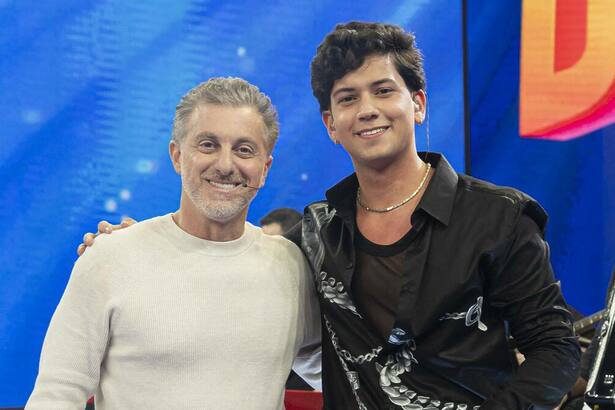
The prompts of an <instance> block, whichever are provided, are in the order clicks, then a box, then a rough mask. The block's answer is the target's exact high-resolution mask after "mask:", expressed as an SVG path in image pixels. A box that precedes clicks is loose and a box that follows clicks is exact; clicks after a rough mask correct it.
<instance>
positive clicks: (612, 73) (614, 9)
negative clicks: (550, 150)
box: [519, 0, 615, 141]
mask: <svg viewBox="0 0 615 410" xmlns="http://www.w3.org/2000/svg"><path fill="white" fill-rule="evenodd" d="M519 89H520V95H519V132H520V134H521V136H523V137H528V138H542V139H551V140H558V141H563V140H569V139H573V138H578V137H582V136H583V135H585V134H587V133H589V132H591V131H594V130H596V129H599V128H602V127H604V126H606V125H608V124H612V123H615V0H524V1H523V16H522V22H521V76H520V87H519Z"/></svg>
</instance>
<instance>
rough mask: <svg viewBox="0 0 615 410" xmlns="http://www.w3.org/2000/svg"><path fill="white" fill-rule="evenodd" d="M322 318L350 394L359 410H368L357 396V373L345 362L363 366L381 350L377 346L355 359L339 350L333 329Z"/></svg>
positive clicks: (327, 320)
mask: <svg viewBox="0 0 615 410" xmlns="http://www.w3.org/2000/svg"><path fill="white" fill-rule="evenodd" d="M322 317H323V319H324V321H325V326H326V327H327V332H328V333H329V337H330V338H331V344H333V348H334V349H335V353H336V354H337V358H338V359H340V362H341V363H342V369H344V372H345V373H346V377H347V378H348V383H350V387H351V388H352V394H353V395H354V398H355V400H356V401H357V405H358V406H359V410H368V409H367V407H366V406H365V404H364V403H363V401H362V400H361V398H360V397H359V394H358V393H357V390H359V389H360V388H361V385H360V383H359V375H358V373H357V372H355V371H351V370H350V369H349V368H348V365H347V364H346V361H347V360H348V361H350V362H352V363H357V364H363V363H365V362H369V361H372V360H373V359H374V358H375V357H376V356H378V352H380V350H382V347H381V346H379V347H378V348H377V349H372V352H371V353H368V354H365V355H360V356H356V357H355V356H353V355H351V354H350V352H348V351H347V350H346V349H342V348H340V345H339V342H338V339H337V335H336V334H335V332H334V331H333V327H332V326H331V323H329V319H327V316H326V315H322ZM342 352H343V353H342ZM344 357H348V359H344ZM359 361H360V363H359Z"/></svg>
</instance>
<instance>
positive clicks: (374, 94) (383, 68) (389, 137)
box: [323, 54, 425, 167]
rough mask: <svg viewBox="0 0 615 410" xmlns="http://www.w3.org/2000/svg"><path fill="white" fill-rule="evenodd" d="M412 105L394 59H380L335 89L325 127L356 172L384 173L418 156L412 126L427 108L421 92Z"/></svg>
mask: <svg viewBox="0 0 615 410" xmlns="http://www.w3.org/2000/svg"><path fill="white" fill-rule="evenodd" d="M414 101H416V103H417V105H415V102H414ZM414 101H413V94H412V93H411V92H410V91H409V90H408V88H407V87H406V84H405V82H404V80H403V78H402V77H401V76H400V75H399V73H398V72H397V69H396V67H395V64H394V62H393V60H392V58H391V57H390V56H389V55H377V54H376V55H372V56H369V57H367V58H366V59H365V62H364V63H363V65H362V66H361V67H359V68H358V69H356V70H354V71H351V72H349V73H347V74H346V75H345V76H344V77H342V78H340V79H339V80H337V81H336V82H335V83H334V84H333V89H332V90H331V110H330V111H328V112H324V113H323V121H324V122H325V125H326V126H327V131H328V132H329V136H330V137H331V138H332V139H333V140H335V141H337V142H339V143H341V144H342V146H343V147H344V148H345V149H346V151H348V153H349V154H350V156H351V157H352V160H353V162H354V163H355V166H357V165H367V166H370V167H383V166H386V165H387V164H389V163H391V161H394V160H395V159H396V158H399V157H400V156H403V155H404V154H408V153H411V152H412V150H416V148H415V146H414V122H415V115H416V114H417V113H418V112H421V114H420V115H422V110H424V107H425V94H424V93H423V91H418V92H416V93H415V95H414Z"/></svg>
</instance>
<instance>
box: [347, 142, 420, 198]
mask: <svg viewBox="0 0 615 410" xmlns="http://www.w3.org/2000/svg"><path fill="white" fill-rule="evenodd" d="M425 169H426V168H425V163H424V162H423V161H422V160H421V159H420V158H419V156H418V155H417V154H416V152H412V154H411V155H407V156H406V157H404V158H401V159H399V160H396V161H392V162H391V163H390V164H388V165H387V166H385V167H380V168H377V169H374V168H370V167H369V166H362V165H359V164H355V170H356V173H357V179H358V180H359V186H360V187H361V198H362V202H363V203H366V204H368V205H369V206H370V207H372V208H386V207H388V206H390V205H393V204H395V203H398V202H400V201H401V200H403V199H404V198H406V197H407V196H408V195H410V194H411V193H412V192H413V191H414V190H415V189H416V188H417V187H418V185H419V184H420V182H421V180H422V179H423V176H424V174H425ZM423 190H425V187H423Z"/></svg>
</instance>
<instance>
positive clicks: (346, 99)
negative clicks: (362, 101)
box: [337, 95, 355, 104]
mask: <svg viewBox="0 0 615 410" xmlns="http://www.w3.org/2000/svg"><path fill="white" fill-rule="evenodd" d="M354 100H355V96H354V95H345V96H343V97H342V98H340V99H339V100H337V103H338V104H350V103H351V102H353V101H354Z"/></svg>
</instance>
